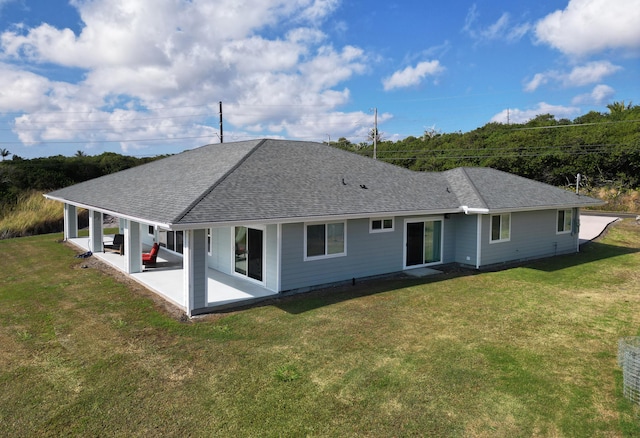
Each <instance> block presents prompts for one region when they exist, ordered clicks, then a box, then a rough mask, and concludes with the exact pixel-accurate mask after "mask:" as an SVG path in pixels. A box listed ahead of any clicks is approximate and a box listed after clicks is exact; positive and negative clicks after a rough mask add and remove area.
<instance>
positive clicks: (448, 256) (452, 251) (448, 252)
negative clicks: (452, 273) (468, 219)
mask: <svg viewBox="0 0 640 438" xmlns="http://www.w3.org/2000/svg"><path fill="white" fill-rule="evenodd" d="M454 218H455V215H450V216H449V217H448V218H445V219H443V221H442V227H443V232H444V234H443V236H442V263H453V262H455V261H456V260H455V258H456V224H455V222H454V220H455V219H454Z"/></svg>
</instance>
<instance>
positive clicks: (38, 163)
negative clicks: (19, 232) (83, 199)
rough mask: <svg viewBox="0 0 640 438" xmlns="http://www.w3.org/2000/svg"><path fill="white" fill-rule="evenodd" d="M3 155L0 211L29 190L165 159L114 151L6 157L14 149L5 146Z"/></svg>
mask: <svg viewBox="0 0 640 438" xmlns="http://www.w3.org/2000/svg"><path fill="white" fill-rule="evenodd" d="M0 155H1V156H2V161H1V162H0V212H1V211H2V210H3V209H4V208H5V207H7V206H11V205H13V204H15V202H16V200H17V199H18V198H19V196H20V195H21V194H23V193H25V192H28V191H33V190H36V191H42V192H45V191H49V190H55V189H59V188H62V187H66V186H69V185H72V184H76V183H79V182H82V181H86V180H88V179H92V178H97V177H100V176H103V175H107V174H110V173H113V172H118V171H120V170H124V169H128V168H130V167H134V166H138V165H140V164H144V163H147V162H149V161H153V160H156V159H158V158H161V157H152V158H136V157H130V156H126V155H120V154H116V153H113V152H105V153H102V154H100V155H85V154H84V153H83V152H82V151H78V153H77V154H76V155H75V156H73V157H67V156H63V155H56V156H51V157H46V158H33V159H23V158H21V157H20V156H18V155H13V156H12V158H11V159H6V158H7V157H8V156H10V155H11V152H10V151H9V150H7V149H4V148H3V149H2V150H0Z"/></svg>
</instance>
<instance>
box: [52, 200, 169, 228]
mask: <svg viewBox="0 0 640 438" xmlns="http://www.w3.org/2000/svg"><path fill="white" fill-rule="evenodd" d="M44 197H45V198H47V199H50V200H52V201H58V202H62V203H64V204H69V205H74V206H76V207H80V208H85V209H87V210H92V211H98V212H100V213H102V214H108V215H109V216H115V217H118V218H122V219H127V220H130V221H134V222H139V223H143V224H149V225H155V226H157V227H160V228H170V227H171V225H170V224H166V223H164V222H157V221H151V220H149V219H142V218H139V217H135V216H129V215H126V214H122V213H118V212H115V211H111V210H108V209H106V208H97V207H95V206H92V205H87V204H83V203H81V202H74V201H69V200H68V199H64V198H57V197H55V196H49V195H46V194H45V195H44Z"/></svg>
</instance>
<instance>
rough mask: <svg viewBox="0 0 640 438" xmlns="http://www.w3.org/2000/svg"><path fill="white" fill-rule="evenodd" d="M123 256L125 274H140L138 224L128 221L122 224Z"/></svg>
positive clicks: (140, 246)
mask: <svg viewBox="0 0 640 438" xmlns="http://www.w3.org/2000/svg"><path fill="white" fill-rule="evenodd" d="M124 255H125V258H126V260H125V271H126V272H127V274H134V273H136V272H142V240H141V239H140V223H138V222H135V221H132V220H128V219H127V220H125V222H124Z"/></svg>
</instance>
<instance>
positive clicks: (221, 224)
mask: <svg viewBox="0 0 640 438" xmlns="http://www.w3.org/2000/svg"><path fill="white" fill-rule="evenodd" d="M461 212H462V209H460V208H455V209H451V208H449V209H441V210H414V211H387V212H371V213H357V214H347V215H336V216H301V217H283V218H275V219H252V220H239V221H221V222H199V223H190V224H171V230H176V231H179V230H190V229H201V228H215V227H227V226H235V225H253V224H255V225H258V224H259V225H272V224H291V223H299V222H305V223H306V222H338V221H344V220H349V219H368V218H378V217H395V216H433V215H443V214H454V213H461Z"/></svg>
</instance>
